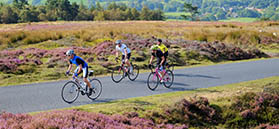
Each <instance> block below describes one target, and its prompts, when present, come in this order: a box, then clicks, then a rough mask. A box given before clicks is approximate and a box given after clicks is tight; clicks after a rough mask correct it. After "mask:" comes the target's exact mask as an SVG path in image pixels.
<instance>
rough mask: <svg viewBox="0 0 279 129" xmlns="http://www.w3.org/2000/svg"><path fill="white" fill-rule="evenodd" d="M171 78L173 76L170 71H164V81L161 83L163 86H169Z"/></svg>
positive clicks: (171, 82) (171, 81)
mask: <svg viewBox="0 0 279 129" xmlns="http://www.w3.org/2000/svg"><path fill="white" fill-rule="evenodd" d="M173 80H174V76H173V73H172V71H170V70H167V71H166V73H165V76H164V83H163V84H164V86H165V87H166V88H170V87H171V86H172V84H173Z"/></svg>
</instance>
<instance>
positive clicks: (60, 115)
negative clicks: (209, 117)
mask: <svg viewBox="0 0 279 129" xmlns="http://www.w3.org/2000/svg"><path fill="white" fill-rule="evenodd" d="M0 128H13V129H21V128H32V129H35V128H44V129H54V128H55V129H62V128H81V129H86V128H90V129H92V128H99V129H111V128H114V129H116V128H119V129H120V128H129V129H150V128H155V129H156V128H157V129H158V128H172V129H184V128H187V126H184V125H182V126H178V125H170V124H160V125H159V124H155V123H153V122H152V121H150V120H146V119H142V118H139V117H131V118H128V117H126V116H122V115H113V116H108V115H103V114H97V113H88V112H83V111H78V110H67V111H53V112H46V113H40V114H36V115H33V116H31V115H26V114H16V115H14V114H11V113H2V114H1V115H0Z"/></svg>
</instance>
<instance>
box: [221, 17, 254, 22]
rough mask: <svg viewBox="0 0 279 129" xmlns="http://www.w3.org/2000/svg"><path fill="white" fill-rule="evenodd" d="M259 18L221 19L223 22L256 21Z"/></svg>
mask: <svg viewBox="0 0 279 129" xmlns="http://www.w3.org/2000/svg"><path fill="white" fill-rule="evenodd" d="M257 20H258V19H257V18H232V19H227V20H220V21H223V22H256V21H257Z"/></svg>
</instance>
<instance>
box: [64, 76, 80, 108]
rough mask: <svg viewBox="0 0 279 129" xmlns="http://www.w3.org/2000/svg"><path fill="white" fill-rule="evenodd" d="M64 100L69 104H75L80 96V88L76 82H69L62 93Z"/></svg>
mask: <svg viewBox="0 0 279 129" xmlns="http://www.w3.org/2000/svg"><path fill="white" fill-rule="evenodd" d="M61 96H62V99H63V100H64V101H65V102H67V103H72V102H74V101H75V100H76V99H77V98H78V96H79V87H78V85H77V84H76V82H74V81H69V82H67V83H66V84H65V85H64V86H63V88H62V91H61Z"/></svg>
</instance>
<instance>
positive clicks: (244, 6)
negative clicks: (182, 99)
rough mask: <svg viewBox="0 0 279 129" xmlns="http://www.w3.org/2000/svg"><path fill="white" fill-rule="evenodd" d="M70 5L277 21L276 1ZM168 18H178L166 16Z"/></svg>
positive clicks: (138, 0) (125, 0) (92, 1)
mask: <svg viewBox="0 0 279 129" xmlns="http://www.w3.org/2000/svg"><path fill="white" fill-rule="evenodd" d="M1 1H2V2H3V3H11V2H12V0H1ZM46 1H47V0H28V2H29V4H32V5H43V4H44V3H45V2H46ZM69 1H70V2H71V3H73V2H76V3H78V4H80V3H83V4H84V5H86V6H88V7H92V6H95V5H96V3H97V2H100V4H101V5H102V6H104V7H106V6H107V5H108V4H110V3H112V2H115V3H117V4H126V5H127V6H128V7H132V8H136V9H137V10H141V9H142V8H143V7H144V6H147V7H148V8H150V9H152V10H154V9H161V10H163V11H164V12H181V10H182V8H183V3H184V2H187V3H192V4H193V5H194V6H198V7H199V11H200V12H201V14H200V16H201V19H202V20H223V19H228V18H238V17H250V18H270V19H272V20H279V1H278V0H69ZM168 17H169V18H179V17H177V16H168Z"/></svg>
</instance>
